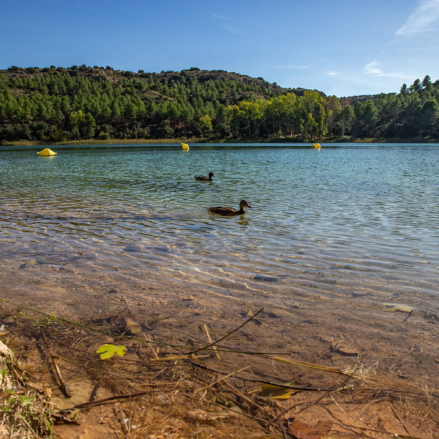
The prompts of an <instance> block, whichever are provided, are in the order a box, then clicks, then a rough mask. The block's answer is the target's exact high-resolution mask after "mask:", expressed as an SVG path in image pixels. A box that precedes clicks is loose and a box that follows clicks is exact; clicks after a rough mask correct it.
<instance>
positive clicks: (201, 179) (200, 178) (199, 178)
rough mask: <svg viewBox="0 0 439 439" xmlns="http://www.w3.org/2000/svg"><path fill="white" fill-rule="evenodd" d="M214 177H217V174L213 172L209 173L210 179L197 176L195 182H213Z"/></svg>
mask: <svg viewBox="0 0 439 439" xmlns="http://www.w3.org/2000/svg"><path fill="white" fill-rule="evenodd" d="M212 177H215V174H214V173H213V172H209V177H206V176H205V175H199V176H195V180H198V181H212Z"/></svg>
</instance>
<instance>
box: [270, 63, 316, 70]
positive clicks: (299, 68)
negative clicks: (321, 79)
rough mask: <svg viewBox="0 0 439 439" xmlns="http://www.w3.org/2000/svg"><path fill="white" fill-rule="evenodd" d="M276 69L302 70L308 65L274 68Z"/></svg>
mask: <svg viewBox="0 0 439 439" xmlns="http://www.w3.org/2000/svg"><path fill="white" fill-rule="evenodd" d="M276 67H277V68H278V69H298V70H303V69H307V68H308V67H309V64H304V65H301V66H276Z"/></svg>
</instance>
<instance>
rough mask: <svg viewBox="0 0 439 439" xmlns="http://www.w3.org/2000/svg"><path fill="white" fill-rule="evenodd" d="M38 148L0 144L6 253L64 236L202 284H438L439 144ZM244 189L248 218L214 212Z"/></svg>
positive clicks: (352, 287) (71, 244)
mask: <svg viewBox="0 0 439 439" xmlns="http://www.w3.org/2000/svg"><path fill="white" fill-rule="evenodd" d="M40 149H43V148H42V147H39V148H38V149H35V148H30V147H29V148H15V147H14V148H12V147H11V148H0V205H1V210H0V227H1V230H0V258H7V257H10V256H11V255H12V254H13V253H14V252H19V251H22V250H23V249H24V248H29V249H31V248H32V249H33V251H41V252H42V253H44V252H50V249H52V248H55V247H56V248H57V249H66V250H69V251H76V252H79V251H81V252H83V251H93V252H94V253H95V254H97V255H98V256H99V257H100V258H102V259H105V258H112V260H113V261H114V259H115V258H116V259H119V261H120V264H121V265H126V266H128V265H129V264H130V263H132V260H133V259H132V258H133V257H136V263H140V264H144V265H145V269H146V268H147V267H148V266H150V265H151V264H152V265H155V266H160V267H163V269H164V270H165V273H166V275H167V276H171V277H175V278H178V277H179V276H181V274H182V273H185V274H186V275H187V276H188V277H186V278H185V280H186V281H188V282H192V283H193V284H197V285H221V286H223V287H224V288H234V287H236V288H239V286H240V285H245V287H246V288H248V287H249V286H253V287H254V288H256V286H258V285H260V286H263V287H264V288H265V289H267V288H268V289H270V290H272V291H273V292H274V293H275V292H276V288H279V289H280V288H282V289H283V290H284V291H285V290H288V289H289V288H292V287H302V288H314V289H317V291H318V292H319V293H322V294H324V293H325V291H326V292H329V293H336V294H341V295H343V294H345V293H346V294H350V293H352V292H355V291H357V290H361V291H362V292H366V293H367V290H370V291H375V292H376V291H378V290H379V291H381V292H384V293H386V292H387V293H389V294H391V295H392V294H393V295H395V294H414V295H418V296H419V295H427V296H431V295H436V291H437V283H438V280H439V267H438V266H439V258H438V255H439V246H438V244H439V225H438V224H439V223H438V220H437V219H438V214H439V207H438V205H439V203H438V201H439V175H438V169H439V145H416V144H397V145H396V144H395V145H390V144H386V145H383V144H361V145H358V144H357V145H356V144H340V145H327V146H324V147H323V149H322V150H320V151H319V150H314V149H312V148H310V147H306V148H305V147H303V146H301V147H297V145H296V146H288V145H285V144H282V145H260V144H259V145H212V144H210V145H195V146H191V150H190V151H189V152H183V151H181V149H180V147H177V146H142V147H140V146H137V147H135V146H129V147H114V146H108V147H101V146H100V147H75V148H72V147H63V148H61V147H57V148H54V149H56V150H57V151H58V155H57V156H56V157H53V158H44V157H40V156H38V155H37V154H36V151H37V150H40ZM210 171H212V172H214V173H215V175H216V178H214V181H213V182H197V181H195V179H194V178H193V177H194V175H207V174H208V173H209V172H210ZM242 198H245V199H246V200H247V201H248V202H249V204H250V205H251V206H252V209H249V210H248V212H247V214H246V215H245V216H237V217H231V218H224V217H218V216H215V215H212V214H210V213H208V212H207V211H206V210H205V207H208V206H219V205H224V206H232V207H238V204H239V201H240V199H242ZM130 245H131V247H129V246H130ZM145 273H146V272H145ZM145 275H146V274H145ZM258 275H263V276H268V277H265V278H264V277H261V276H258ZM255 276H256V278H255ZM226 280H227V282H228V283H224V282H225V281H226ZM310 281H311V282H312V283H311V284H310V283H309V282H310ZM261 288H262V287H261ZM255 291H257V289H255ZM317 291H316V292H317Z"/></svg>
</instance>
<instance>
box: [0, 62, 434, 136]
mask: <svg viewBox="0 0 439 439" xmlns="http://www.w3.org/2000/svg"><path fill="white" fill-rule="evenodd" d="M438 102H439V81H436V82H435V83H434V84H432V82H431V80H430V77H428V76H427V77H425V78H424V80H423V81H422V82H421V81H420V80H417V81H415V83H414V84H413V85H411V86H410V87H407V86H406V85H405V84H404V86H403V87H402V89H401V92H400V93H399V94H397V95H396V94H381V95H379V96H359V97H350V98H342V99H341V100H340V99H338V98H337V97H335V96H329V97H327V96H326V95H325V94H324V93H322V92H319V91H315V90H314V91H312V90H304V89H301V88H298V89H286V88H282V87H279V86H278V85H277V84H276V83H272V84H271V83H268V82H267V81H265V80H264V79H263V78H251V77H249V76H245V75H239V74H237V73H230V72H226V71H222V70H213V71H202V70H200V69H198V68H191V69H188V70H182V71H181V72H173V71H167V72H164V71H162V72H161V73H145V72H144V71H143V70H139V71H138V72H137V73H134V72H126V71H119V70H114V69H112V68H111V67H105V68H104V67H98V66H94V67H87V66H86V65H82V66H80V67H78V66H73V67H71V68H62V67H58V68H56V67H55V66H51V67H48V68H18V67H11V68H9V69H8V70H3V71H0V141H1V142H3V141H6V142H7V141H15V140H40V141H64V140H76V139H102V140H106V139H112V138H115V139H143V138H149V139H166V138H171V137H173V138H185V137H192V136H195V137H212V138H224V139H255V138H268V137H277V138H280V137H286V138H291V139H292V140H311V139H313V138H316V137H325V136H355V137H386V136H387V137H398V136H401V137H405V138H407V137H417V136H424V137H434V136H436V137H438V136H439V133H438V128H439V127H438V115H439V107H438Z"/></svg>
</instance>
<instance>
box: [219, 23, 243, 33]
mask: <svg viewBox="0 0 439 439" xmlns="http://www.w3.org/2000/svg"><path fill="white" fill-rule="evenodd" d="M223 26H224V29H226V30H228V31H229V32H232V34H240V33H242V27H239V26H231V25H230V24H226V23H223Z"/></svg>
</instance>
